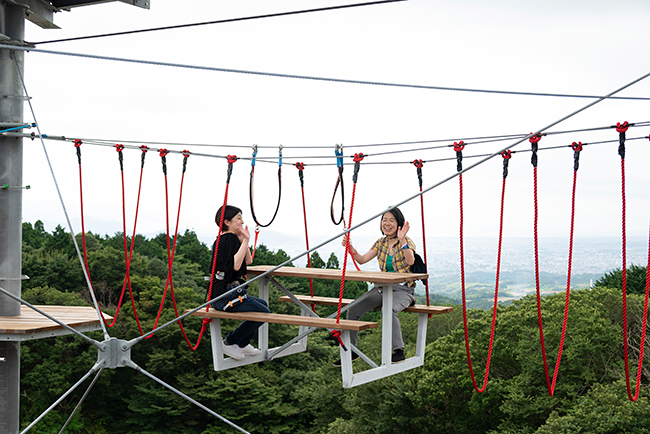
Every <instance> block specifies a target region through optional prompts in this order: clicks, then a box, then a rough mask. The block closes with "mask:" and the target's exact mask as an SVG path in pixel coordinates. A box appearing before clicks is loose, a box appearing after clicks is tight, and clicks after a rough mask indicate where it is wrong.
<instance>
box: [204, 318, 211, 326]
mask: <svg viewBox="0 0 650 434" xmlns="http://www.w3.org/2000/svg"><path fill="white" fill-rule="evenodd" d="M211 322H212V318H203V325H208V324H210V323H211Z"/></svg>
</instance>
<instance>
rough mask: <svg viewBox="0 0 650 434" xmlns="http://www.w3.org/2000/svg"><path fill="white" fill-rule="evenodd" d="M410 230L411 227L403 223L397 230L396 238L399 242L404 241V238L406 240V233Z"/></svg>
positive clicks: (407, 223)
mask: <svg viewBox="0 0 650 434" xmlns="http://www.w3.org/2000/svg"><path fill="white" fill-rule="evenodd" d="M410 228H411V225H410V224H409V222H407V221H406V222H404V226H402V227H400V228H399V229H398V230H397V238H399V240H400V242H402V241H404V238H406V234H407V233H408V231H409V229H410Z"/></svg>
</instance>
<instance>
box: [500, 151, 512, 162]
mask: <svg viewBox="0 0 650 434" xmlns="http://www.w3.org/2000/svg"><path fill="white" fill-rule="evenodd" d="M501 156H502V157H503V159H504V160H509V159H511V158H512V151H511V150H510V149H508V150H507V151H503V152H502V153H501Z"/></svg>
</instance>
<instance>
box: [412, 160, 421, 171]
mask: <svg viewBox="0 0 650 434" xmlns="http://www.w3.org/2000/svg"><path fill="white" fill-rule="evenodd" d="M413 165H414V166H415V167H416V168H418V169H422V167H423V166H424V162H423V161H422V160H413Z"/></svg>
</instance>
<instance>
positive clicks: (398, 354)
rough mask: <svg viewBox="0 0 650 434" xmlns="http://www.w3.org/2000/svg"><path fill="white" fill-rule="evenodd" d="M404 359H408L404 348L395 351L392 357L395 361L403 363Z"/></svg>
mask: <svg viewBox="0 0 650 434" xmlns="http://www.w3.org/2000/svg"><path fill="white" fill-rule="evenodd" d="M404 360H406V357H404V349H403V348H401V349H399V350H395V351H393V357H391V361H392V362H393V363H402V362H403V361H404Z"/></svg>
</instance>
